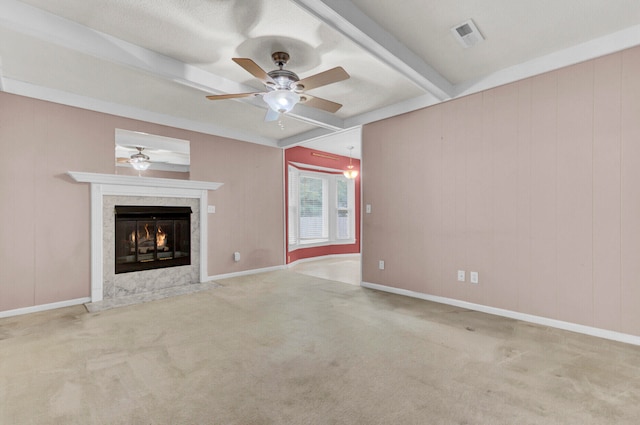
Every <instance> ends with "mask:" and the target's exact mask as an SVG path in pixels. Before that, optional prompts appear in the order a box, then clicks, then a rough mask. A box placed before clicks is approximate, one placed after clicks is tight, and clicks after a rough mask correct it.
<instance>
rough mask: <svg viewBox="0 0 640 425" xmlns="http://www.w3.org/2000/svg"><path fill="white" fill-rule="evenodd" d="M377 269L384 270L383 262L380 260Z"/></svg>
mask: <svg viewBox="0 0 640 425" xmlns="http://www.w3.org/2000/svg"><path fill="white" fill-rule="evenodd" d="M378 268H379V269H380V270H384V260H380V261H379V262H378Z"/></svg>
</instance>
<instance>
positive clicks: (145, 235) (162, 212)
mask: <svg viewBox="0 0 640 425" xmlns="http://www.w3.org/2000/svg"><path fill="white" fill-rule="evenodd" d="M191 213H192V211H191V207H165V206H132V205H116V206H115V222H116V229H115V231H116V232H115V236H116V237H115V240H116V250H115V254H116V255H115V257H116V261H115V262H116V264H115V272H116V274H118V273H127V272H134V271H141V270H150V269H159V268H163V267H174V266H184V265H189V264H191Z"/></svg>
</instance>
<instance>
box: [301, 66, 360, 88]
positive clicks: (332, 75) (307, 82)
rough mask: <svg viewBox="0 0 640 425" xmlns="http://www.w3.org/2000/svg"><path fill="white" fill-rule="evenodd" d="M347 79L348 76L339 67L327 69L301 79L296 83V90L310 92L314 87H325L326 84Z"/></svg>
mask: <svg viewBox="0 0 640 425" xmlns="http://www.w3.org/2000/svg"><path fill="white" fill-rule="evenodd" d="M348 78H349V74H347V71H345V70H344V68H342V67H341V66H338V67H336V68H332V69H329V70H327V71H324V72H321V73H319V74H315V75H312V76H310V77H307V78H303V79H302V80H300V81H298V83H297V84H298V88H299V89H300V90H311V89H315V88H316V87H322V86H326V85H327V84H332V83H337V82H338V81H342V80H346V79H348Z"/></svg>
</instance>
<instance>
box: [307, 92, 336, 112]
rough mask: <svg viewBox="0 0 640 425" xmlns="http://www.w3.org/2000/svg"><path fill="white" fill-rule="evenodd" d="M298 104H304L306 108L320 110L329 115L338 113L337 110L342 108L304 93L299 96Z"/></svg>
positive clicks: (334, 103)
mask: <svg viewBox="0 0 640 425" xmlns="http://www.w3.org/2000/svg"><path fill="white" fill-rule="evenodd" d="M303 99H304V100H303ZM300 102H301V103H304V105H306V106H311V107H312V108H318V109H322V110H323V111H327V112H331V113H335V112H338V109H340V108H342V105H341V104H339V103H336V102H332V101H330V100H327V99H323V98H321V97H315V96H309V95H308V94H306V93H305V94H304V95H302V96H300Z"/></svg>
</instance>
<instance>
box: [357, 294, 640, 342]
mask: <svg viewBox="0 0 640 425" xmlns="http://www.w3.org/2000/svg"><path fill="white" fill-rule="evenodd" d="M360 285H361V286H362V287H364V288H369V289H375V290H378V291H384V292H390V293H392V294H398V295H404V296H407V297H412V298H419V299H421V300H426V301H433V302H436V303H440V304H448V305H452V306H455V307H460V308H466V309H469V310H475V311H479V312H482V313H488V314H494V315H496V316H503V317H508V318H510V319H515V320H522V321H523V322H529V323H535V324H537V325H543V326H549V327H551V328H558V329H563V330H566V331H571V332H577V333H581V334H585V335H590V336H596V337H599V338H604V339H610V340H613V341H618V342H624V343H627V344H633V345H640V336H636V335H630V334H625V333H621V332H615V331H609V330H606V329H600V328H594V327H591V326H585V325H579V324H576V323H571V322H563V321H562V320H555V319H549V318H547V317H540V316H534V315H532V314H526V313H519V312H517V311H512V310H504V309H501V308H496V307H489V306H486V305H482V304H474V303H470V302H467V301H461V300H456V299H453V298H445V297H439V296H436V295H428V294H423V293H421V292H414V291H409V290H407V289H400V288H394V287H392V286H385V285H379V284H377V283H369V282H361V283H360Z"/></svg>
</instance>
